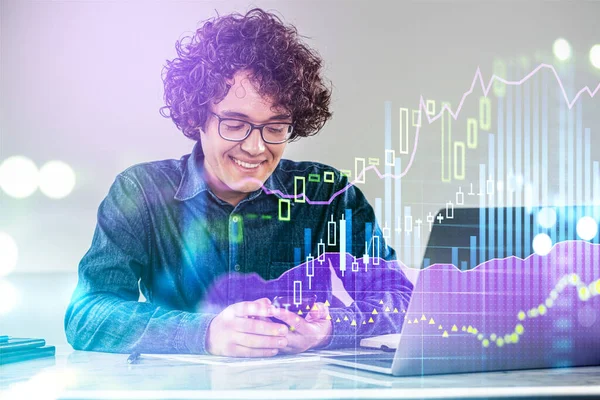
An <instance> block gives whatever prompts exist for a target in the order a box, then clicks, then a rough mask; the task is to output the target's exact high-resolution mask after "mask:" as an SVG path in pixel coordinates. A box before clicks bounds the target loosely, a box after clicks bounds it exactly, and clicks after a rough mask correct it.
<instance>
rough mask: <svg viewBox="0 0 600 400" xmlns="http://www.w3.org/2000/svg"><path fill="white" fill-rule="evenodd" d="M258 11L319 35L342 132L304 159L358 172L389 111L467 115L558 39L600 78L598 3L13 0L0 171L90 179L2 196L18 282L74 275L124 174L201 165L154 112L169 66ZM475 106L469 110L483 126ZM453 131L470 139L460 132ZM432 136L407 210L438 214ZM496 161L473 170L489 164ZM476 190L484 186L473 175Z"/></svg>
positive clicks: (2, 62)
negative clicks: (475, 82)
mask: <svg viewBox="0 0 600 400" xmlns="http://www.w3.org/2000/svg"><path fill="white" fill-rule="evenodd" d="M252 5H257V6H261V7H263V8H266V9H276V10H278V11H279V12H280V13H281V14H282V15H283V17H284V18H285V20H286V21H288V22H290V23H293V24H295V25H296V26H297V27H298V29H299V31H300V33H301V34H303V35H306V36H309V37H310V39H308V40H307V41H308V43H309V44H310V45H311V46H313V47H314V48H316V49H317V50H318V51H319V52H320V53H321V55H322V56H323V57H324V59H325V62H326V72H327V76H328V77H329V78H330V79H331V80H332V81H333V83H334V98H333V104H332V109H333V111H334V118H333V120H332V121H331V122H330V123H329V124H328V125H327V126H326V127H325V128H324V129H323V131H322V132H321V133H320V134H319V135H318V136H317V137H314V138H310V139H305V140H301V141H300V142H298V143H295V144H293V145H290V146H289V147H288V150H287V153H286V157H288V158H292V159H297V160H303V159H304V160H316V161H321V162H325V163H328V164H331V165H333V166H335V167H338V168H347V169H353V168H354V157H383V155H384V152H383V149H384V102H385V101H391V102H392V104H393V114H392V115H393V117H394V118H397V117H396V115H397V110H398V108H399V107H409V108H414V107H416V106H417V104H418V100H419V96H420V95H424V96H425V97H426V98H430V99H435V100H437V101H438V102H439V101H449V102H451V103H452V105H453V106H456V105H457V104H458V102H459V100H460V97H461V96H462V94H463V93H464V92H465V91H466V90H468V89H469V86H470V84H471V81H472V79H473V76H474V73H475V70H476V68H477V67H480V68H481V71H482V72H483V75H484V77H486V79H489V77H490V76H491V73H492V63H493V61H494V59H495V58H502V59H504V60H517V59H518V58H519V57H521V56H526V57H529V58H530V62H531V64H532V65H534V59H533V54H534V53H535V52H537V51H542V52H544V54H545V56H544V57H548V54H550V51H551V46H552V42H553V41H554V40H555V39H556V38H557V37H560V36H563V37H565V38H568V39H569V40H570V41H571V43H572V44H573V47H574V51H575V52H576V56H577V57H578V59H579V60H583V61H582V62H581V64H580V65H581V68H582V72H581V73H578V74H577V77H576V81H577V82H576V85H575V86H577V85H590V86H592V85H595V84H597V82H598V81H599V77H600V75H599V74H598V73H597V72H594V71H592V70H591V68H587V67H583V65H587V64H585V57H586V52H587V51H588V49H589V48H590V46H591V45H592V44H594V43H595V42H598V41H600V38H599V36H598V29H597V16H598V15H600V3H598V2H585V3H584V2H578V3H573V2H568V3H567V2H563V3H561V2H552V3H550V2H545V3H541V2H539V3H538V2H519V3H517V2H515V3H512V2H511V3H509V2H504V1H502V2H485V3H484V4H480V3H478V2H462V1H461V2H451V1H442V2H426V3H413V2H402V1H379V2H366V1H341V0H339V1H257V2H255V3H252V4H251V3H248V2H245V1H219V2H216V1H215V2H209V1H187V2H171V1H169V2H167V1H143V2H142V1H123V2H120V1H35V2H33V1H25V0H1V8H0V13H1V16H0V17H1V20H0V23H1V34H0V40H1V42H0V44H1V46H0V104H1V109H0V117H1V119H0V135H1V146H0V152H1V154H0V160H2V159H5V158H7V157H9V156H11V155H16V154H21V155H26V156H28V157H30V158H31V159H32V160H34V161H35V162H36V163H37V164H38V165H42V164H43V163H45V162H46V161H48V160H51V159H60V160H63V161H66V162H68V163H70V164H71V165H72V166H73V167H74V169H75V171H76V173H77V177H78V182H77V186H76V188H75V191H74V193H73V194H72V195H71V196H70V197H68V198H66V199H64V200H58V201H57V200H50V199H48V198H46V197H45V196H43V195H42V194H40V193H39V192H38V193H36V194H34V195H33V196H31V197H30V198H28V199H25V200H13V199H11V198H9V197H7V196H6V195H4V194H3V193H1V192H0V231H4V232H7V233H9V234H10V235H11V236H13V237H14V238H15V240H16V241H17V243H18V245H19V248H20V258H19V263H18V266H17V271H16V273H20V272H38V271H43V272H48V271H58V270H65V271H76V268H77V264H78V262H79V259H80V258H81V257H82V256H83V254H84V253H85V251H86V250H87V248H88V246H89V244H90V242H91V237H92V233H93V228H94V225H95V215H96V209H97V207H98V204H99V203H100V201H101V200H102V198H103V197H104V195H105V194H106V193H107V190H108V187H109V185H110V184H111V182H112V180H113V179H114V177H115V175H116V174H117V173H118V172H120V171H121V170H123V169H124V168H126V167H128V166H129V165H132V164H134V163H138V162H142V161H148V160H155V159H163V158H179V157H180V156H181V155H182V154H185V153H187V152H189V151H190V149H191V146H192V144H193V143H192V142H191V141H189V140H188V139H186V138H184V136H183V135H182V134H181V133H180V132H178V131H177V129H176V128H175V126H174V124H173V123H172V122H171V121H170V120H166V119H164V118H162V117H161V116H160V115H159V113H158V109H159V107H160V106H162V105H163V103H162V82H161V79H160V71H161V68H162V66H163V64H164V61H165V60H166V59H171V58H173V57H174V56H175V50H174V43H175V41H176V40H177V39H178V38H179V37H181V36H182V35H183V34H189V33H190V32H191V31H193V30H194V29H196V27H197V26H198V23H199V22H200V21H201V20H203V19H205V18H208V17H212V16H214V15H215V11H214V10H215V9H216V10H218V11H219V13H220V14H225V13H228V12H230V11H233V10H238V11H242V12H243V11H246V10H247V9H249V8H250V7H251V6H252ZM550 61H552V59H551V58H550ZM479 95H480V94H479V92H478V94H477V95H476V97H474V99H478V97H479ZM438 104H439V103H438ZM475 104H476V101H472V102H467V103H466V104H465V107H466V108H465V110H469V111H468V112H470V113H471V114H473V113H474V112H476V111H475V110H476V108H474V105H475ZM594 104H595V107H596V109H597V105H598V102H596V103H594ZM466 112H467V111H466ZM596 123H597V121H596ZM394 124H397V122H394ZM456 124H457V125H456V126H457V128H456V130H455V132H456V134H457V135H462V136H463V137H464V135H465V134H464V124H465V121H464V119H463V120H459V121H457V123H456ZM461 124H462V125H461ZM596 126H597V125H596ZM461 127H462V128H461ZM396 129H397V126H396V125H394V131H393V132H394V135H393V138H394V142H393V146H397V145H398V143H397V138H396V133H395V132H396ZM461 129H462V130H461ZM421 135H422V137H421V142H420V145H419V148H418V151H417V155H416V160H417V161H416V162H415V165H414V167H413V169H412V170H411V171H410V173H409V175H407V177H406V178H405V194H404V196H405V197H404V201H405V202H406V204H410V203H412V204H415V205H419V204H420V205H423V206H424V207H425V208H427V207H428V208H427V209H433V210H435V209H436V208H437V207H438V206H439V205H440V204H443V203H444V202H445V201H447V199H448V197H449V196H452V194H453V193H454V191H455V190H456V185H455V184H442V183H441V181H440V169H439V167H440V164H439V162H440V161H439V158H440V156H439V153H440V150H439V125H436V126H433V125H432V126H431V127H429V126H426V127H424V128H423V129H422V133H421ZM457 137H458V136H457ZM486 151H487V150H486V149H485V148H483V150H482V151H481V152H480V153H473V154H472V155H471V156H470V157H471V158H472V160H479V159H483V160H485V158H486ZM407 161H408V160H407V158H405V156H404V157H403V162H407ZM475 164H476V163H475ZM467 178H468V179H471V180H477V179H478V171H477V168H476V167H474V168H470V169H469V170H468V176H467ZM363 186H364V190H365V191H366V193H367V195H368V197H369V199H370V200H371V201H373V199H374V198H375V197H382V196H383V184H382V181H380V180H379V179H378V178H377V177H376V175H375V174H374V173H369V175H368V176H367V184H365V185H363Z"/></svg>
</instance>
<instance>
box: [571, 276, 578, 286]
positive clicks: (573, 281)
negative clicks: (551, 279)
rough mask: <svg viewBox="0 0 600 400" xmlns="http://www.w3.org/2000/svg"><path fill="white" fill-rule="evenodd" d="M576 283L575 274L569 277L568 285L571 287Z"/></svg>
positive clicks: (576, 277)
mask: <svg viewBox="0 0 600 400" xmlns="http://www.w3.org/2000/svg"><path fill="white" fill-rule="evenodd" d="M577 282H579V276H577V274H571V275H569V283H570V284H571V285H577Z"/></svg>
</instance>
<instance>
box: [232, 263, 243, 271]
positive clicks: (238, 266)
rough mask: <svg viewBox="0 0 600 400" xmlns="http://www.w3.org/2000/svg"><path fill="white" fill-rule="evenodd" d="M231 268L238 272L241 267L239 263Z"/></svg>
mask: <svg viewBox="0 0 600 400" xmlns="http://www.w3.org/2000/svg"><path fill="white" fill-rule="evenodd" d="M233 268H234V269H235V270H236V271H238V272H239V271H240V270H241V269H242V267H240V264H235V267H233Z"/></svg>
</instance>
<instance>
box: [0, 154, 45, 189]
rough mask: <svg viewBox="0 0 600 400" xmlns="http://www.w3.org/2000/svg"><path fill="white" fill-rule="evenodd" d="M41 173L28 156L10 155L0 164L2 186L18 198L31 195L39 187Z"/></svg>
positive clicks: (0, 185) (0, 183) (0, 184)
mask: <svg viewBox="0 0 600 400" xmlns="http://www.w3.org/2000/svg"><path fill="white" fill-rule="evenodd" d="M38 182H39V173H38V169H37V167H36V165H35V164H34V162H33V161H31V160H30V159H29V158H27V157H23V156H13V157H9V158H7V159H6V160H4V162H3V163H2V164H0V187H1V188H2V190H4V192H5V193H6V194H7V195H9V196H11V197H14V198H16V199H24V198H25V197H29V196H31V195H32V194H33V192H35V191H36V189H37V188H38Z"/></svg>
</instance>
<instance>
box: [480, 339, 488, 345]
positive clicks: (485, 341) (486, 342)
mask: <svg viewBox="0 0 600 400" xmlns="http://www.w3.org/2000/svg"><path fill="white" fill-rule="evenodd" d="M481 344H482V345H483V347H489V345H490V341H489V340H487V339H483V342H481Z"/></svg>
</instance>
